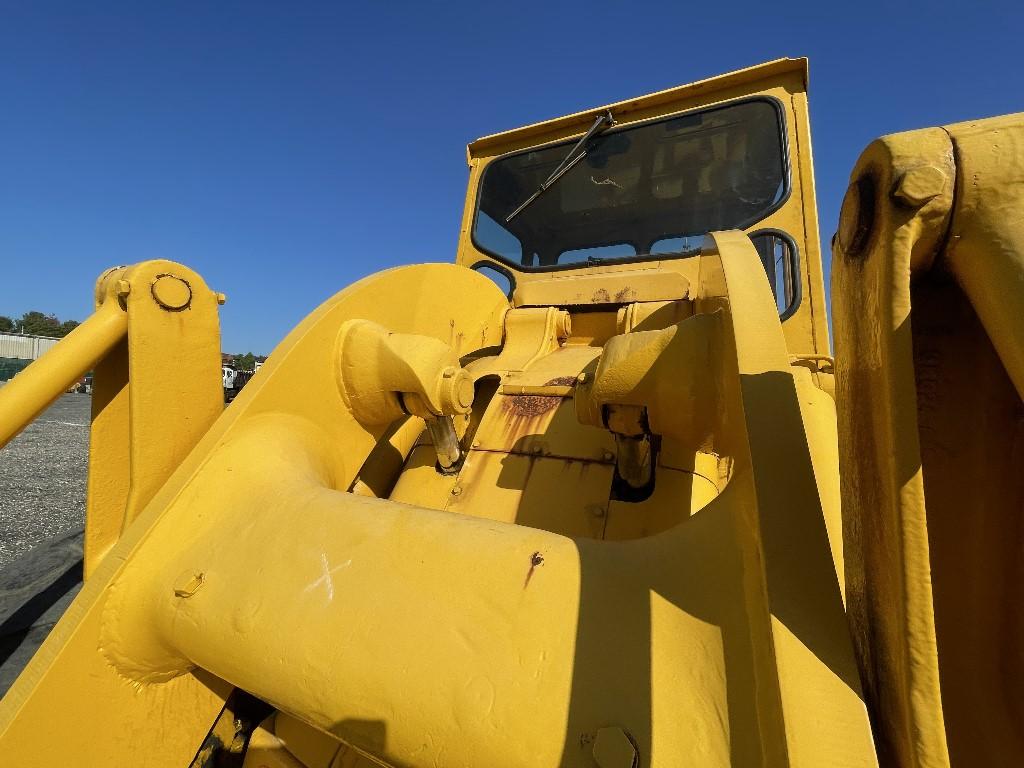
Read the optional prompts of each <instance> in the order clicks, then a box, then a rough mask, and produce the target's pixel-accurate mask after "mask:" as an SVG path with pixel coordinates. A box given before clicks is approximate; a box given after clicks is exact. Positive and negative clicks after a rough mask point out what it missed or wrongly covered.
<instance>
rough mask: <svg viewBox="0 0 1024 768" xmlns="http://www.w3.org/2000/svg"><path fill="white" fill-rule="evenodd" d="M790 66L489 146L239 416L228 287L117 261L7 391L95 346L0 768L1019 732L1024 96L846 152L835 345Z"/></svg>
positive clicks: (873, 740)
mask: <svg viewBox="0 0 1024 768" xmlns="http://www.w3.org/2000/svg"><path fill="white" fill-rule="evenodd" d="M806 91H807V68H806V62H805V61H804V60H788V59H787V60H779V61H774V62H770V63H767V64H764V65H761V66H757V67H753V68H750V69H746V70H742V71H738V72H733V73H731V74H727V75H724V76H721V77H717V78H714V79H711V80H705V81H702V82H697V83H693V84H691V85H685V86H681V87H679V88H674V89H671V90H667V91H662V92H660V93H654V94H651V95H648V96H644V97H641V98H636V99H631V100H628V101H623V102H620V103H617V104H611V105H608V106H605V107H601V108H599V109H595V110H590V111H587V112H582V113H578V114H574V115H569V116H567V117H562V118H558V119H555V120H550V121H547V122H544V123H539V124H536V125H531V126H528V127H525V128H520V129H518V130H514V131H510V132H508V133H502V134H498V135H494V136H488V137H486V138H482V139H479V140H477V141H475V142H473V143H472V144H470V145H469V149H468V161H469V185H468V190H467V194H466V205H465V211H464V214H463V218H462V225H461V230H460V238H459V245H458V253H457V256H456V258H455V263H454V264H419V265H412V266H407V267H401V268H397V269H392V270H387V271H384V272H380V273H378V274H375V275H372V276H370V277H368V278H366V279H363V280H361V281H359V282H357V283H355V284H354V285H351V286H349V287H347V288H345V289H343V290H342V291H341V292H340V293H338V294H336V295H335V296H334V297H333V298H331V299H330V300H328V301H327V302H326V303H324V304H323V305H322V306H320V307H319V308H318V309H316V310H315V311H314V312H313V313H312V314H310V315H309V316H308V317H307V318H306V319H305V320H304V321H303V322H302V323H301V324H300V325H299V326H298V327H296V328H295V329H294V330H293V331H292V332H291V333H290V334H289V335H288V336H287V338H286V339H285V340H284V341H283V342H282V343H281V344H280V345H279V346H278V347H277V349H276V350H274V352H273V354H272V355H271V356H270V358H269V360H268V361H267V363H266V364H265V365H264V366H263V367H262V369H261V370H260V371H259V372H258V373H257V374H256V375H255V377H254V378H253V379H252V381H251V382H250V383H249V384H248V385H247V386H246V387H245V389H244V390H243V391H242V392H241V393H240V394H239V396H238V398H237V399H236V400H235V401H234V403H232V404H231V405H230V406H229V407H227V408H226V409H225V408H224V405H223V402H222V400H223V398H222V392H221V372H220V343H219V329H218V319H217V313H218V304H220V303H223V301H224V300H225V297H224V296H223V295H222V294H218V293H215V292H214V291H213V290H211V289H210V287H208V286H207V285H206V283H205V282H204V281H203V279H202V277H200V276H199V275H198V274H196V273H195V272H193V271H192V270H190V269H189V268H187V267H185V266H183V265H181V264H176V263H172V262H168V261H148V262H143V263H139V264H136V265H134V266H129V267H117V268H114V269H111V270H109V271H107V272H105V273H104V274H103V275H101V276H100V278H99V281H98V283H97V285H96V292H95V306H96V309H95V313H94V314H93V315H92V316H91V317H90V318H89V319H88V320H87V321H86V322H85V323H83V324H82V325H81V326H80V327H79V328H77V329H76V330H75V331H73V332H72V333H71V334H70V335H69V336H68V337H67V338H66V339H65V340H64V341H62V342H61V343H60V344H59V345H58V346H57V347H56V348H55V349H54V350H52V351H51V352H49V353H48V354H47V355H45V356H44V357H42V358H41V359H40V360H38V361H36V362H34V363H33V364H32V365H31V366H29V367H28V368H27V369H26V370H25V371H24V372H22V373H21V374H19V375H18V376H17V377H16V378H15V379H14V380H13V381H12V382H10V383H9V384H8V385H7V386H5V387H4V388H3V389H2V390H0V443H3V442H6V441H8V440H10V439H11V438H12V437H13V436H14V435H15V434H17V433H18V431H19V430H20V429H22V428H23V427H24V425H25V424H26V423H28V422H29V421H30V420H31V419H32V418H34V417H35V416H36V415H37V414H39V413H40V412H41V410H42V409H43V408H45V407H46V405H47V404H48V403H49V402H50V401H51V400H52V399H53V398H54V397H56V396H57V395H58V394H59V393H60V392H62V391H63V388H64V387H65V385H66V384H67V382H68V381H70V380H72V379H74V378H75V377H77V376H79V375H81V373H82V372H83V371H87V370H91V369H94V370H95V378H94V392H93V402H92V425H91V438H90V439H91V442H90V461H89V474H88V502H87V515H86V528H85V536H84V552H85V561H84V563H85V565H84V571H85V582H84V586H83V588H82V590H81V592H80V593H79V594H78V596H77V597H76V598H75V600H74V602H73V603H72V604H71V605H70V607H69V608H68V609H67V611H66V613H65V614H64V616H63V618H62V619H61V620H60V622H59V623H58V624H57V626H56V627H55V628H54V630H53V631H52V632H51V633H50V635H49V636H48V637H47V638H46V640H45V642H44V643H43V644H42V646H41V647H40V648H39V650H38V652H37V653H36V654H35V656H34V657H33V658H32V660H31V662H30V663H29V664H28V665H27V667H26V668H25V669H24V671H23V672H22V674H21V675H20V677H19V678H18V680H17V681H16V682H15V684H14V685H13V687H12V688H11V689H10V691H9V692H8V693H7V695H6V696H5V697H4V698H3V700H2V702H0V764H2V765H4V766H76V767H82V768H92V767H94V766H110V765H118V766H140V767H141V766H153V767H157V766H159V767H160V768H189V767H190V766H191V767H193V768H198V767H200V766H244V767H245V768H343V767H347V768H352V767H354V766H359V767H361V768H362V767H369V766H392V767H393V768H399V767H401V768H428V767H430V768H470V767H473V768H523V767H526V766H529V767H530V768H556V767H558V766H561V767H564V768H693V767H697V766H708V767H713V766H738V767H740V768H748V767H757V766H766V767H767V766H772V767H781V766H801V767H804V768H822V767H823V766H843V767H844V768H849V767H852V766H858V767H864V768H868V767H869V766H883V767H885V768H889V767H893V768H896V767H898V768H944V767H946V766H955V767H956V768H973V767H975V766H1018V765H1022V764H1024V652H1022V648H1024V610H1022V608H1021V602H1020V600H1019V599H1018V598H1017V597H1015V594H1016V588H1017V587H1018V586H1019V585H1020V583H1021V578H1022V576H1024V556H1022V555H1024V552H1022V542H1024V539H1022V527H1024V516H1022V511H1024V472H1022V471H1021V469H1022V464H1021V462H1022V460H1024V443H1022V439H1024V438H1022V435H1024V427H1022V424H1024V410H1022V408H1021V393H1022V392H1024V344H1022V343H1021V342H1022V339H1024V208H1022V203H1024V115H1015V116H1008V117H1001V118H993V119H988V120H981V121H978V122H973V123H965V124H960V125H953V126H947V127H945V128H932V129H926V130H921V131H915V132H911V133H904V134H898V135H893V136H888V137H885V138H882V139H879V140H878V141H876V142H874V143H873V144H871V145H870V146H869V147H868V148H867V149H866V150H865V152H864V154H863V155H862V157H861V159H860V161H859V162H858V164H857V166H856V168H855V169H854V171H853V174H852V175H851V181H850V187H849V191H848V193H847V195H846V199H845V201H844V204H843V210H842V215H841V220H840V222H839V225H838V231H837V234H836V236H835V237H834V238H833V267H832V269H833V275H832V285H833V312H834V327H835V341H836V346H837V353H838V354H837V357H836V358H835V359H833V357H832V353H831V349H830V342H829V331H828V323H827V318H826V304H825V293H824V275H823V270H822V260H821V255H820V253H819V246H818V243H819V232H818V223H817V213H816V208H815V199H814V180H813V172H812V166H811V145H810V131H809V126H808V117H807V93H806ZM499 284H500V286H499ZM172 367H173V371H174V375H173V376H168V375H167V371H168V370H169V369H170V368H172Z"/></svg>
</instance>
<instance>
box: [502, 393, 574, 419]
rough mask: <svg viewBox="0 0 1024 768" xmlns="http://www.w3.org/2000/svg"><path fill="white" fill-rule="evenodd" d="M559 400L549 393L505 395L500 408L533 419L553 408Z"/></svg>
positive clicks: (560, 399)
mask: <svg viewBox="0 0 1024 768" xmlns="http://www.w3.org/2000/svg"><path fill="white" fill-rule="evenodd" d="M561 401H562V398H560V397H553V396H551V395H505V397H504V402H503V403H502V408H504V409H505V410H506V411H507V412H508V413H509V414H511V415H512V416H516V417H520V418H522V417H525V418H527V419H533V418H536V417H537V416H543V415H544V414H545V413H547V412H548V411H551V410H554V409H555V408H557V407H558V404H559V403H560V402H561Z"/></svg>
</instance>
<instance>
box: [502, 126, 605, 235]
mask: <svg viewBox="0 0 1024 768" xmlns="http://www.w3.org/2000/svg"><path fill="white" fill-rule="evenodd" d="M613 125H615V118H614V117H612V113H611V110H608V111H607V112H605V113H604V114H603V115H598V116H597V119H596V120H595V121H594V124H593V125H592V126H590V130H588V131H587V132H586V133H585V134H583V136H582V137H581V138H580V140H579V141H577V142H576V144H575V145H574V146H573V148H572V149H570V150H569V154H567V155H566V156H565V158H564V159H563V160H562V162H560V163H559V164H558V167H557V168H555V170H554V171H552V172H551V175H550V176H548V178H547V180H546V181H545V182H544V183H543V184H541V185H540V186H539V187H537V191H536V192H534V193H533V194H532V195H530V196H529V197H528V198H526V199H525V200H523V202H521V203H520V204H519V207H518V208H516V209H515V210H514V211H512V213H510V214H509V215H508V216H506V217H505V223H506V224H508V223H509V222H510V221H512V219H514V218H515V217H516V216H518V215H519V214H520V213H522V212H523V211H525V210H526V209H527V208H529V207H530V205H531V204H532V203H533V201H534V200H536V199H537V198H538V197H540V196H541V195H543V194H544V193H545V192H547V191H548V190H549V189H550V188H551V187H553V186H554V185H555V183H557V181H558V180H559V179H560V178H562V177H563V176H564V175H565V174H566V173H567V172H568V171H569V170H570V169H571V168H572V167H573V166H575V165H576V163H578V162H579V161H580V160H582V159H583V158H584V157H585V156H586V154H587V150H586V147H584V148H583V151H582V152H580V153H579V154H578V155H577V154H576V151H577V150H578V149H579V148H580V147H583V146H584V144H586V143H587V141H589V140H590V139H591V138H593V137H594V136H595V135H596V134H597V133H598V132H599V131H603V130H607V129H608V128H611V127H612V126H613ZM573 155H576V156H575V157H573Z"/></svg>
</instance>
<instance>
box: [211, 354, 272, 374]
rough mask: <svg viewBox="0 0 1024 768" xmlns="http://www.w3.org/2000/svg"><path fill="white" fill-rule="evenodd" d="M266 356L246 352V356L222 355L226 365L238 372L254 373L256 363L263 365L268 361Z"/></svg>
mask: <svg viewBox="0 0 1024 768" xmlns="http://www.w3.org/2000/svg"><path fill="white" fill-rule="evenodd" d="M266 359H267V358H266V356H265V355H254V354H253V353H252V352H246V353H245V354H244V355H230V354H227V353H225V354H223V355H221V360H222V362H223V363H224V365H230V366H231V367H233V368H234V369H235V370H236V371H254V370H256V363H262V362H264V361H266Z"/></svg>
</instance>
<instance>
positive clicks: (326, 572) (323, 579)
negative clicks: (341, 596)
mask: <svg viewBox="0 0 1024 768" xmlns="http://www.w3.org/2000/svg"><path fill="white" fill-rule="evenodd" d="M350 565H352V560H351V558H350V559H348V560H346V561H345V562H344V563H340V564H339V565H336V566H334V567H333V568H331V564H330V561H329V560H328V559H327V554H326V553H322V554H321V555H320V568H321V571H322V572H321V575H320V577H319V578H318V579H316V580H315V581H312V582H310V583H309V584H307V585H306V588H305V589H303V590H302V591H303V592H304V593H305V592H312V591H313V590H315V589H316V588H317V587H319V586H321V585H323V587H324V588H325V590H326V592H327V602H328V603H329V602H331V601H332V600H334V578H333V577H334V574H335V573H337V572H338V571H340V570H341V569H342V568H348V567H349V566H350Z"/></svg>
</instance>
